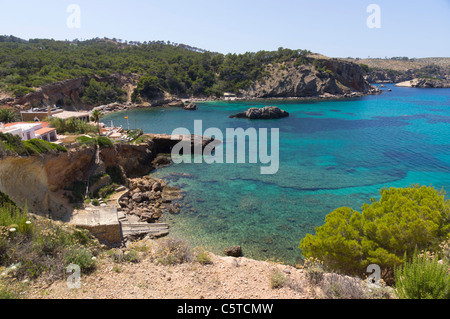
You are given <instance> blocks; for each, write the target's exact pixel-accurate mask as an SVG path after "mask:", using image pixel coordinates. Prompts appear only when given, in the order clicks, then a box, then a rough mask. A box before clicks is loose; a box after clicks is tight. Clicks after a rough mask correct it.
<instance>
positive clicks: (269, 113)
mask: <svg viewBox="0 0 450 319" xmlns="http://www.w3.org/2000/svg"><path fill="white" fill-rule="evenodd" d="M288 116H289V113H288V112H286V111H284V110H282V109H280V108H278V107H276V106H266V107H263V108H256V107H252V108H249V109H248V110H247V111H246V112H242V113H238V114H235V115H231V116H230V118H248V119H252V120H259V119H279V118H283V117H288Z"/></svg>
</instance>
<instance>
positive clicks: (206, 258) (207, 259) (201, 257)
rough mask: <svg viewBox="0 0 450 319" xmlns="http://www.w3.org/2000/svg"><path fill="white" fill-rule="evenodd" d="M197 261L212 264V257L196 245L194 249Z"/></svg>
mask: <svg viewBox="0 0 450 319" xmlns="http://www.w3.org/2000/svg"><path fill="white" fill-rule="evenodd" d="M195 253H196V258H197V261H198V262H199V263H200V264H202V265H208V264H212V259H211V256H210V254H209V253H208V252H207V251H206V250H205V249H204V248H203V247H197V248H196V249H195Z"/></svg>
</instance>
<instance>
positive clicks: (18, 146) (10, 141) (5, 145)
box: [0, 132, 28, 155]
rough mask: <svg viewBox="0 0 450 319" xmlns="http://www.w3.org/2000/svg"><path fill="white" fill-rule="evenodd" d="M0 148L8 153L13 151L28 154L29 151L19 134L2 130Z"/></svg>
mask: <svg viewBox="0 0 450 319" xmlns="http://www.w3.org/2000/svg"><path fill="white" fill-rule="evenodd" d="M0 149H3V150H4V151H6V152H7V153H8V151H9V152H12V153H14V154H18V155H28V151H27V150H26V148H25V146H24V145H23V143H22V139H21V138H20V136H18V135H12V134H9V133H6V134H3V133H1V132H0Z"/></svg>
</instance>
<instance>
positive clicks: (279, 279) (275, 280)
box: [269, 269, 287, 289]
mask: <svg viewBox="0 0 450 319" xmlns="http://www.w3.org/2000/svg"><path fill="white" fill-rule="evenodd" d="M269 279H270V287H271V288H272V289H276V288H281V287H283V286H284V285H285V284H286V281H287V277H286V275H285V274H283V273H282V272H281V271H280V270H278V269H273V270H272V271H271V274H270V278H269Z"/></svg>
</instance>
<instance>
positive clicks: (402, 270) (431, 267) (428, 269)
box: [395, 253, 450, 299]
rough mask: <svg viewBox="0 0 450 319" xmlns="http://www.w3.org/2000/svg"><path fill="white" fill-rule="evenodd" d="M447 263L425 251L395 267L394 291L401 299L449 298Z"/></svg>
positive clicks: (449, 281)
mask: <svg viewBox="0 0 450 319" xmlns="http://www.w3.org/2000/svg"><path fill="white" fill-rule="evenodd" d="M448 270H449V264H448V263H447V262H445V261H443V260H442V262H441V263H440V262H439V261H438V258H436V257H432V256H431V257H430V256H428V255H427V254H426V253H425V254H422V255H418V254H415V255H414V257H413V258H412V260H411V261H408V262H406V263H405V264H404V265H403V266H402V267H398V268H396V269H395V291H396V294H397V296H398V297H399V298H401V299H449V298H450V277H449V275H448Z"/></svg>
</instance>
